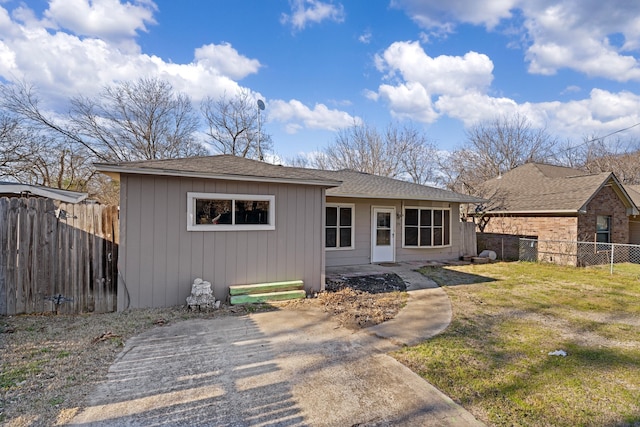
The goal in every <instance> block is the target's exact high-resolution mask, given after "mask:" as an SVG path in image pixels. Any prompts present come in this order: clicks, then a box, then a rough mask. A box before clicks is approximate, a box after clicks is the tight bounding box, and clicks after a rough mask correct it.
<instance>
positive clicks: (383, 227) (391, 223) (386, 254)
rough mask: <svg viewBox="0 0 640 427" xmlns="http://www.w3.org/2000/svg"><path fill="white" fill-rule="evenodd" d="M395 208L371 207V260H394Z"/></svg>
mask: <svg viewBox="0 0 640 427" xmlns="http://www.w3.org/2000/svg"><path fill="white" fill-rule="evenodd" d="M395 224H396V209H395V208H373V214H372V218H371V225H372V227H371V262H372V263H374V262H394V261H395V259H396V251H395V247H396V246H395V240H396V238H395V236H396V230H395Z"/></svg>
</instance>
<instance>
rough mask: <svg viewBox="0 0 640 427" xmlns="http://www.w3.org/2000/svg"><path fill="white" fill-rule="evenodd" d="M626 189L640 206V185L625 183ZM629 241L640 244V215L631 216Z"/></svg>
mask: <svg viewBox="0 0 640 427" xmlns="http://www.w3.org/2000/svg"><path fill="white" fill-rule="evenodd" d="M624 189H625V190H627V193H628V194H629V196H630V197H631V200H633V202H634V203H635V204H636V206H640V185H625V186H624ZM639 209H640V208H639ZM629 243H631V244H632V245H640V215H632V216H630V217H629Z"/></svg>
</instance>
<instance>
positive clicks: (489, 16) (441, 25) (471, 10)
mask: <svg viewBox="0 0 640 427" xmlns="http://www.w3.org/2000/svg"><path fill="white" fill-rule="evenodd" d="M517 3H518V0H493V1H469V0H449V1H446V2H444V1H442V0H392V2H391V4H392V6H393V7H396V8H399V9H404V10H406V11H407V13H408V14H409V15H410V16H411V18H412V19H413V20H414V21H415V22H417V23H418V24H419V25H421V26H422V27H425V28H429V29H441V30H443V31H445V32H451V31H452V30H453V23H454V22H455V21H462V22H469V23H472V24H476V25H485V26H486V27H488V28H493V27H495V26H496V25H497V24H498V23H499V22H500V20H501V19H505V18H510V17H511V10H512V9H513V7H514V6H515V5H516V4H517Z"/></svg>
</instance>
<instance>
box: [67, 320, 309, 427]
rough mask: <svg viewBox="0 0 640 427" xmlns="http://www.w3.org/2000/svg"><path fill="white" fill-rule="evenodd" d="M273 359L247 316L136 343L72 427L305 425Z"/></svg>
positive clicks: (155, 334)
mask: <svg viewBox="0 0 640 427" xmlns="http://www.w3.org/2000/svg"><path fill="white" fill-rule="evenodd" d="M273 359H274V353H273V350H272V348H271V345H270V343H269V341H267V340H266V339H265V336H264V334H263V333H261V332H260V330H259V328H258V327H257V326H256V324H255V322H254V321H253V320H252V319H250V318H249V317H241V318H240V317H230V318H219V319H209V320H203V319H198V320H193V321H185V322H181V323H178V324H175V325H170V326H167V327H164V328H161V329H154V330H152V331H149V332H148V333H145V334H142V335H139V336H136V337H134V338H132V339H131V340H129V341H128V342H127V345H126V347H125V350H124V351H123V353H121V354H120V356H119V357H118V359H117V360H116V362H115V363H114V364H113V365H112V366H111V368H110V369H109V374H108V377H107V380H106V381H105V382H104V383H103V384H101V385H100V386H99V387H98V389H97V391H96V392H95V393H94V394H93V395H92V399H91V401H90V402H89V406H88V407H86V408H85V409H84V410H83V411H82V412H81V413H80V414H79V416H77V417H76V418H75V419H74V421H73V423H72V424H71V425H76V426H84V425H92V426H120V425H136V426H154V425H175V426H229V425H236V426H244V425H252V426H258V425H278V426H302V425H306V424H304V419H303V417H302V415H301V412H300V409H299V408H298V407H297V404H296V402H295V400H294V399H293V395H292V393H291V390H290V386H289V385H288V383H287V382H285V381H282V380H280V378H281V375H280V374H279V373H278V371H279V369H280V368H279V367H278V365H277V364H276V363H275V362H274V361H273Z"/></svg>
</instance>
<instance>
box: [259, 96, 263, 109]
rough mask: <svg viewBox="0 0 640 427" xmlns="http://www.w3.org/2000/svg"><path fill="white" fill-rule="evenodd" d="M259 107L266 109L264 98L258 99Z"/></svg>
mask: <svg viewBox="0 0 640 427" xmlns="http://www.w3.org/2000/svg"><path fill="white" fill-rule="evenodd" d="M258 108H259V109H261V110H264V101H262V99H258Z"/></svg>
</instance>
